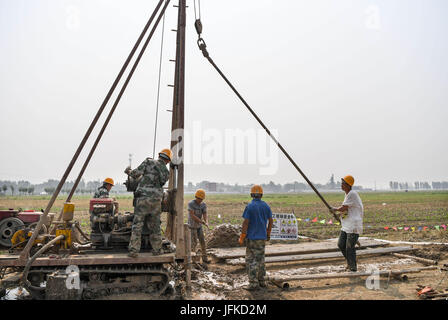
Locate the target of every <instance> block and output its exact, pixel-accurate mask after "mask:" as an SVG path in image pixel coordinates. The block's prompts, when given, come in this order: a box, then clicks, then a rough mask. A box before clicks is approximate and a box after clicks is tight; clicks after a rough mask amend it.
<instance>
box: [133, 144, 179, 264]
mask: <svg viewBox="0 0 448 320" xmlns="http://www.w3.org/2000/svg"><path fill="white" fill-rule="evenodd" d="M171 155H172V154H171V150H169V149H164V150H162V151H161V152H160V153H159V159H158V160H153V159H150V158H147V159H146V160H145V161H143V163H142V164H141V165H140V166H138V168H137V169H134V170H132V171H131V172H130V173H129V175H130V176H131V177H133V178H135V179H137V178H138V177H139V176H143V177H142V180H141V181H140V182H139V184H138V187H137V190H136V192H135V196H136V197H137V201H136V206H135V211H134V220H133V223H132V235H131V240H130V242H129V254H128V255H129V256H130V257H133V258H135V257H137V256H138V253H139V252H140V246H141V237H142V230H143V224H144V223H145V220H146V222H147V225H148V229H149V232H150V235H149V241H150V243H151V247H152V254H153V255H159V254H161V253H162V252H161V249H162V235H161V232H160V214H161V212H162V204H161V203H162V197H163V186H164V184H165V183H166V182H167V181H168V179H169V175H170V173H169V171H168V169H167V168H166V165H167V164H168V163H169V162H170V161H171Z"/></svg>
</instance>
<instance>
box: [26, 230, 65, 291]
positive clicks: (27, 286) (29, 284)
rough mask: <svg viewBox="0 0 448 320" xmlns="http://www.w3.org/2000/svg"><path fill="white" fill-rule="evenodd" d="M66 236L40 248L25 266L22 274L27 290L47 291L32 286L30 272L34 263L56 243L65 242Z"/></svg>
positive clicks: (60, 236)
mask: <svg viewBox="0 0 448 320" xmlns="http://www.w3.org/2000/svg"><path fill="white" fill-rule="evenodd" d="M64 239H65V236H64V235H63V234H61V235H59V236H57V237H56V238H54V239H53V240H51V241H49V242H48V243H47V244H46V245H44V246H43V247H42V248H40V250H39V251H37V252H36V254H35V255H34V256H32V257H31V258H30V259H29V260H28V262H27V263H26V265H25V269H23V274H22V279H21V281H22V283H23V285H24V286H25V288H27V289H28V290H38V291H43V290H45V288H41V287H35V286H33V285H31V282H29V281H28V279H27V278H28V272H29V271H30V268H31V265H32V264H33V262H34V261H35V260H36V259H37V258H38V257H39V256H40V255H42V254H43V253H44V252H45V251H47V250H48V249H49V248H50V247H52V246H53V245H54V244H55V243H56V242H58V241H60V240H64Z"/></svg>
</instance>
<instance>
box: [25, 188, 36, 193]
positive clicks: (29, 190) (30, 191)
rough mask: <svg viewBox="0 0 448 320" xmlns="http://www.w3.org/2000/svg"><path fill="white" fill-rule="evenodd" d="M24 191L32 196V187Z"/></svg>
mask: <svg viewBox="0 0 448 320" xmlns="http://www.w3.org/2000/svg"><path fill="white" fill-rule="evenodd" d="M26 191H27V192H28V194H33V192H34V187H29V188H28V189H27V190H26Z"/></svg>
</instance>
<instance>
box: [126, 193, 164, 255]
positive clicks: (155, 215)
mask: <svg viewBox="0 0 448 320" xmlns="http://www.w3.org/2000/svg"><path fill="white" fill-rule="evenodd" d="M161 210H162V208H161V202H160V200H159V199H152V198H148V197H144V198H138V199H137V204H136V206H135V211H134V221H133V222H132V235H131V240H130V241H129V251H131V252H140V246H141V243H142V230H143V225H144V223H145V222H146V224H147V226H148V230H149V241H150V243H151V247H152V249H153V250H154V251H159V250H160V249H161V248H162V235H161V231H160V214H161Z"/></svg>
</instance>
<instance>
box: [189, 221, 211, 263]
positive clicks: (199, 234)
mask: <svg viewBox="0 0 448 320" xmlns="http://www.w3.org/2000/svg"><path fill="white" fill-rule="evenodd" d="M190 230H191V251H193V252H196V246H197V244H198V240H199V243H200V245H201V254H202V260H207V251H206V245H205V238H204V231H203V230H202V226H200V227H199V228H190Z"/></svg>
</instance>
